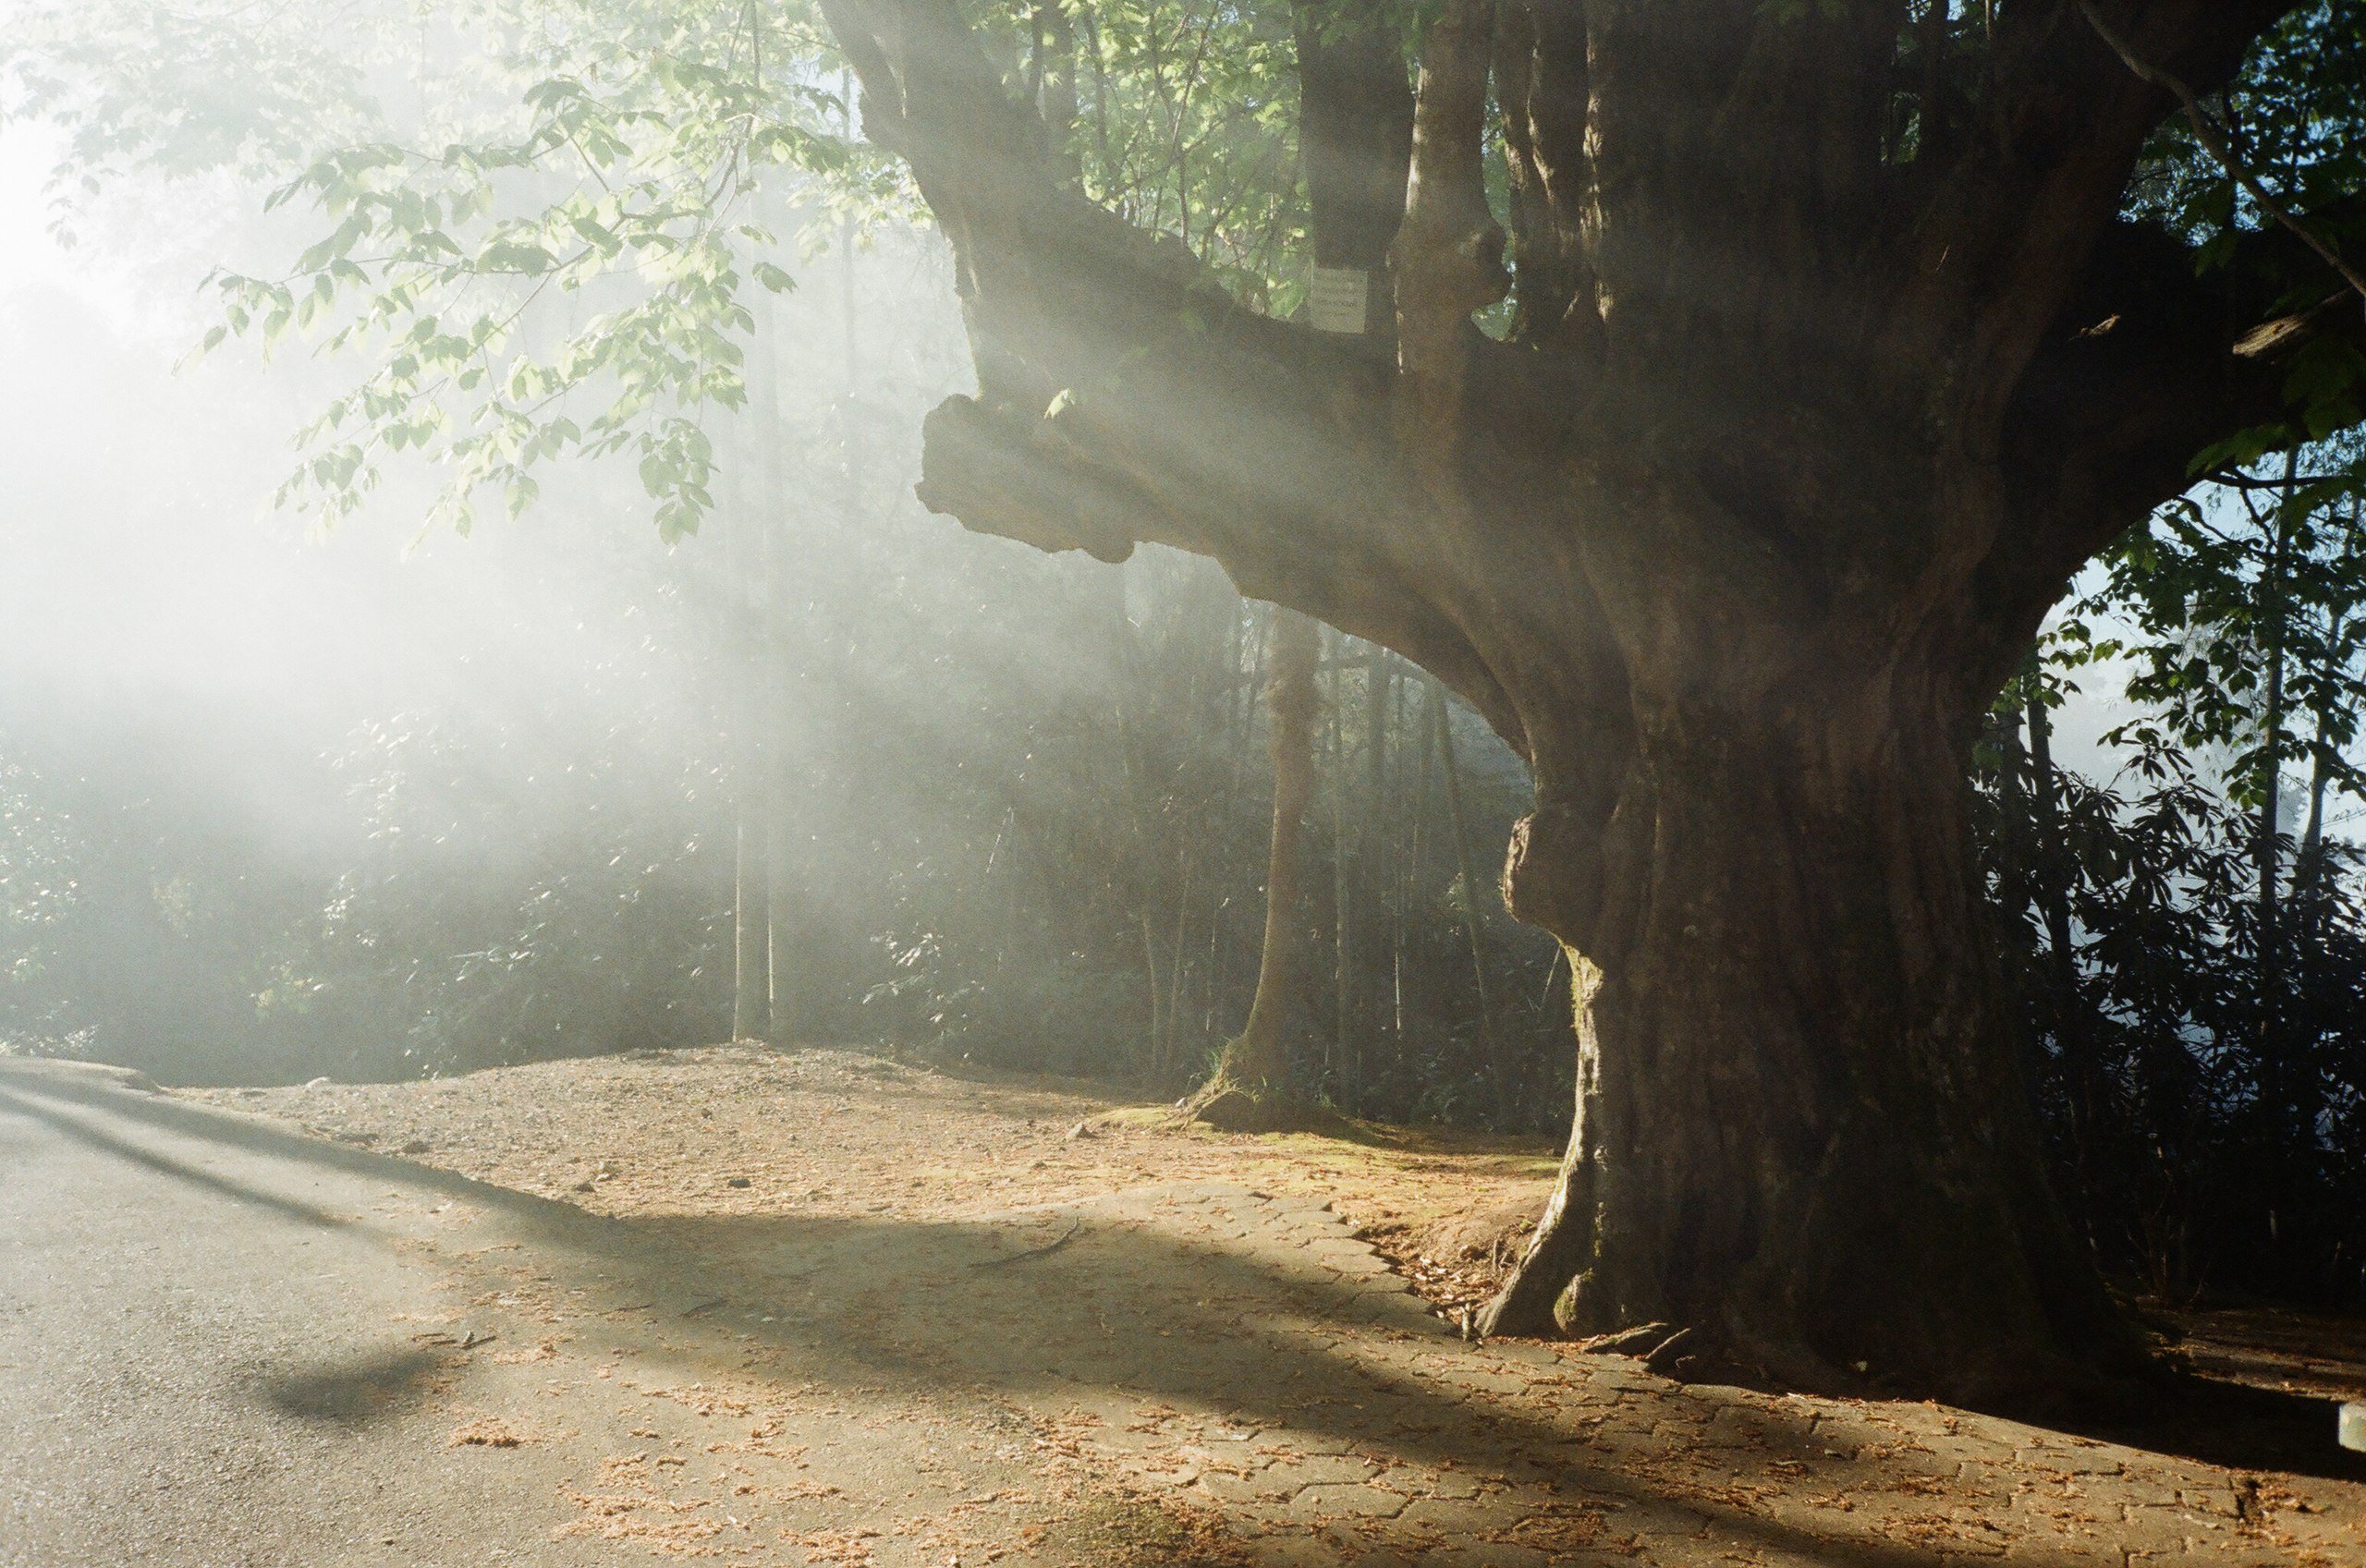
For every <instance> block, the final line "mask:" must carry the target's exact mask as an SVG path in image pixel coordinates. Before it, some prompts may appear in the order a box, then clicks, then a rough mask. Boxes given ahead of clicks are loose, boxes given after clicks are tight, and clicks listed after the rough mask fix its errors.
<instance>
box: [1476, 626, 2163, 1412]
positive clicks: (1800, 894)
mask: <svg viewBox="0 0 2366 1568" xmlns="http://www.w3.org/2000/svg"><path fill="white" fill-rule="evenodd" d="M1798 697H1799V700H1798V701H1796V702H1787V703H1784V704H1782V705H1780V706H1779V707H1778V708H1777V709H1775V710H1774V711H1770V712H1768V713H1766V714H1764V715H1763V716H1762V718H1763V722H1754V723H1736V722H1735V718H1736V716H1735V715H1732V714H1729V713H1717V712H1714V711H1701V710H1700V709H1697V708H1688V707H1685V706H1671V707H1670V708H1668V709H1665V710H1663V711H1658V712H1656V713H1654V714H1653V715H1652V722H1650V723H1646V724H1645V725H1644V727H1643V729H1642V732H1641V734H1640V735H1639V738H1638V745H1637V748H1636V751H1635V755H1634V758H1633V760H1632V761H1631V762H1630V764H1629V766H1628V772H1627V775H1626V778H1625V780H1624V782H1623V784H1622V787H1621V790H1620V795H1619V800H1618V804H1617V808H1616V812H1615V814H1614V816H1613V818H1612V820H1611V823H1610V826H1609V830H1608V833H1607V836H1606V842H1605V843H1604V845H1603V851H1602V854H1603V864H1602V865H1601V867H1600V869H1598V870H1597V869H1594V868H1592V867H1591V866H1571V865H1568V864H1566V863H1563V864H1555V863H1554V861H1553V859H1552V857H1550V855H1540V854H1538V853H1536V852H1535V851H1536V849H1537V848H1538V847H1539V845H1538V844H1537V843H1536V841H1534V840H1533V839H1532V840H1531V845H1530V849H1531V853H1529V854H1528V855H1526V856H1525V857H1523V858H1522V861H1521V863H1520V864H1519V866H1518V868H1517V870H1516V873H1515V877H1514V886H1515V888H1516V897H1517V900H1518V906H1519V908H1520V910H1521V912H1523V913H1530V914H1538V913H1542V914H1544V915H1546V916H1548V917H1552V918H1547V921H1546V923H1547V924H1548V925H1556V926H1566V925H1569V924H1571V916H1572V915H1573V914H1574V912H1576V911H1578V910H1580V909H1582V908H1584V907H1586V906H1588V905H1589V904H1591V903H1592V901H1593V900H1594V899H1595V898H1596V897H1597V896H1599V897H1600V899H1601V903H1600V913H1599V914H1598V915H1597V916H1594V917H1592V918H1582V917H1579V919H1578V921H1577V923H1578V924H1581V925H1582V926H1583V927H1584V928H1586V929H1585V930H1584V936H1585V940H1584V942H1583V944H1582V946H1581V947H1579V946H1574V945H1573V946H1572V947H1571V948H1570V951H1569V961H1570V965H1571V968H1572V972H1573V974H1574V976H1575V985H1574V988H1573V989H1574V992H1575V1000H1576V1008H1577V1024H1578V1036H1579V1072H1578V1082H1579V1089H1578V1102H1577V1120H1576V1124H1575V1128H1574V1130H1573V1132H1572V1134H1571V1137H1570V1142H1569V1149H1568V1153H1567V1158H1566V1160H1565V1162H1564V1165H1563V1169H1562V1173H1561V1178H1560V1183H1559V1185H1558V1187H1557V1189H1556V1191H1555V1195H1554V1197H1553V1200H1552V1203H1551V1206H1550V1208H1549V1209H1548V1211H1547V1214H1546V1217H1545V1220H1544V1222H1543V1224H1542V1225H1541V1226H1540V1228H1539V1230H1538V1232H1537V1234H1536V1235H1535V1237H1534V1238H1533V1240H1532V1242H1531V1246H1530V1247H1529V1249H1528V1252H1527V1254H1526V1256H1525V1257H1524V1258H1522V1260H1521V1262H1520V1265H1519V1267H1518V1270H1517V1272H1516V1273H1515V1275H1514V1277H1513V1279H1512V1281H1511V1282H1510V1283H1509V1284H1508V1285H1507V1287H1506V1289H1505V1291H1504V1292H1503V1294H1502V1295H1501V1296H1500V1297H1499V1298H1498V1299H1497V1301H1496V1302H1495V1303H1494V1306H1493V1307H1491V1308H1490V1310H1489V1312H1488V1314H1487V1315H1486V1318H1485V1319H1484V1320H1483V1326H1484V1327H1486V1328H1487V1329H1489V1330H1490V1331H1494V1332H1499V1333H1526V1334H1535V1333H1553V1332H1556V1331H1568V1332H1575V1333H1596V1332H1603V1331H1611V1330H1618V1329H1626V1328H1629V1327H1632V1326H1635V1325H1639V1324H1644V1323H1653V1322H1656V1323H1665V1324H1667V1325H1669V1326H1671V1327H1672V1328H1689V1329H1691V1330H1693V1331H1694V1333H1693V1335H1692V1336H1691V1337H1690V1338H1689V1340H1688V1341H1687V1342H1686V1345H1685V1348H1686V1349H1687V1350H1688V1351H1697V1352H1699V1353H1700V1354H1701V1355H1702V1357H1703V1359H1704V1361H1705V1362H1706V1364H1707V1365H1709V1366H1717V1365H1720V1364H1725V1365H1731V1364H1735V1363H1738V1364H1739V1365H1740V1366H1741V1367H1746V1368H1759V1369H1763V1370H1766V1371H1769V1372H1772V1373H1774V1374H1775V1375H1777V1376H1778V1377H1783V1378H1787V1379H1790V1380H1798V1381H1802V1382H1808V1383H1812V1384H1816V1385H1820V1386H1827V1387H1829V1386H1844V1387H1845V1386H1849V1385H1850V1384H1855V1383H1865V1382H1871V1383H1872V1384H1874V1385H1881V1384H1888V1385H1891V1386H1897V1387H1911V1388H1917V1389H1931V1388H1940V1389H1945V1390H1946V1391H1948V1392H1952V1393H1954V1394H1956V1395H1957V1396H1958V1397H1962V1398H1979V1397H1982V1396H1996V1395H2001V1394H2005V1393H2007V1392H2027V1391H2028V1390H2029V1389H2031V1388H2032V1387H2037V1386H2043V1384H2044V1383H2045V1382H2047V1381H2048V1380H2052V1379H2054V1378H2055V1376H2056V1375H2057V1374H2059V1373H2061V1372H2063V1371H2064V1370H2065V1368H2066V1367H2067V1366H2068V1364H2069V1359H2070V1357H2071V1356H2073V1355H2075V1356H2077V1357H2078V1358H2079V1360H2080V1361H2081V1362H2083V1363H2084V1364H2085V1365H2086V1366H2088V1367H2092V1366H2094V1365H2096V1364H2097V1363H2098V1362H2101V1363H2103V1364H2105V1365H2113V1364H2116V1365H2120V1366H2123V1367H2125V1366H2128V1365H2131V1364H2132V1362H2133V1359H2134V1357H2133V1343H2132V1341H2131V1340H2130V1339H2129V1338H2128V1335H2127V1333H2126V1331H2124V1330H2123V1329H2122V1328H2120V1327H2119V1325H2118V1323H2117V1320H2116V1318H2115V1316H2114V1314H2113V1312H2112V1311H2111V1309H2110V1307H2109V1305H2108V1303H2107V1302H2106V1300H2105V1299H2104V1294H2103V1292H2102V1289H2101V1287H2100V1285H2099V1283H2098V1282H2097V1280H2096V1278H2095V1275H2094V1272H2093V1269H2092V1263H2091V1261H2090V1260H2089V1259H2088V1258H2085V1257H2084V1256H2083V1255H2082V1254H2081V1253H2080V1251H2079V1249H2078V1248H2077V1247H2076V1246H2074V1244H2073V1242H2072V1239H2071V1236H2070V1234H2069V1231H2068V1229H2067V1226H2066V1225H2065V1223H2064V1222H2063V1220H2062V1217H2061V1215H2060V1212H2059V1210H2058V1209H2057V1208H2056V1206H2055V1202H2054V1200H2053V1198H2052V1197H2051V1195H2050V1194H2049V1192H2048V1191H2047V1188H2046V1185H2045V1182H2044V1179H2043V1168H2042V1164H2041V1161H2040V1154H2039V1147H2038V1142H2037V1131H2036V1126H2035V1120H2034V1115H2033V1112H2032V1111H2031V1100H2030V1097H2029V1093H2028V1089H2027V1087H2026V1086H2025V1085H2024V1084H2023V1083H2022V1082H2021V1079H2020V1076H2019V1072H2018V1056H2017V1053H2016V1051H2015V1050H2014V1048H2013V1044H2012V1038H2011V1033H2010V1028H2009V1025H2008V1023H2007V1019H2006V1013H2005V1011H2004V1009H2003V1006H2002V1004H2001V1003H2000V999H1999V987H1998V981H1997V976H1996V973H1995V969H1994V963H1993V961H1992V959H1991V957H1990V944H1989V941H1988V933H1987V932H1986V931H1985V930H1983V929H1982V907H1981V904H1980V901H1979V898H1978V896H1977V893H1976V889H1975V885H1974V881H1973V871H1972V867H1971V863H1970V846H1969V843H1968V839H1967V833H1966V819H1965V788H1966V786H1965V784H1964V782H1963V780H1964V769H1965V763H1966V761H1967V756H1966V752H1967V749H1968V745H1969V741H1970V734H1971V720H1972V714H1971V713H1969V712H1966V711H1963V708H1962V706H1961V704H1960V703H1959V702H1956V701H1952V700H1949V699H1945V698H1944V697H1940V696H1938V695H1936V694H1934V693H1933V691H1932V690H1931V689H1930V688H1929V687H1928V685H1927V683H1923V684H1919V685H1918V683H1914V682H1912V681H1910V680H1900V679H1897V678H1896V676H1895V675H1894V673H1891V674H1890V678H1888V679H1884V680H1883V681H1882V682H1881V683H1880V686H1879V689H1877V690H1870V691H1869V690H1862V689H1860V690H1855V691H1851V690H1848V689H1845V688H1843V689H1836V690H1835V689H1830V688H1826V689H1823V690H1814V689H1810V690H1806V691H1801V692H1799V693H1798ZM1580 883H1583V884H1586V885H1577V884H1580ZM1597 889H1600V890H1601V891H1600V892H1599V893H1598V892H1597Z"/></svg>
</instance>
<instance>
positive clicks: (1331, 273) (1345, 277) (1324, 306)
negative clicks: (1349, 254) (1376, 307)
mask: <svg viewBox="0 0 2366 1568" xmlns="http://www.w3.org/2000/svg"><path fill="white" fill-rule="evenodd" d="M1371 290H1372V274H1371V273H1367V272H1365V271H1364V270H1363V269H1362V268H1360V267H1317V268H1315V269H1314V273H1313V275H1312V276H1311V277H1310V278H1308V279H1307V283H1306V315H1307V319H1308V320H1309V321H1310V322H1313V323H1314V330H1315V331H1317V332H1344V333H1361V332H1362V331H1363V330H1364V321H1365V316H1366V313H1367V305H1366V301H1367V300H1368V299H1369V298H1370V296H1371Z"/></svg>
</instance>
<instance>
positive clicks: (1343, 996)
mask: <svg viewBox="0 0 2366 1568" xmlns="http://www.w3.org/2000/svg"><path fill="white" fill-rule="evenodd" d="M1326 640H1327V641H1329V643H1330V644H1331V1077H1332V1087H1333V1092H1335V1093H1336V1092H1338V1090H1339V1087H1340V1086H1341V1085H1343V1084H1345V1083H1346V1082H1347V1080H1348V1077H1349V1076H1350V1073H1349V1069H1348V1055H1349V1053H1350V1051H1352V1049H1353V1044H1352V1039H1353V1036H1354V1033H1355V953H1354V940H1353V936H1352V933H1351V930H1350V921H1349V914H1350V909H1351V906H1352V901H1351V900H1350V899H1349V898H1348V719H1347V716H1348V639H1347V638H1343V637H1341V636H1339V635H1338V634H1337V633H1336V632H1333V633H1331V634H1329V636H1328V638H1326Z"/></svg>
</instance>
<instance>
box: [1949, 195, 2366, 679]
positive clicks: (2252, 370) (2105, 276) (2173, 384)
mask: <svg viewBox="0 0 2366 1568" xmlns="http://www.w3.org/2000/svg"><path fill="white" fill-rule="evenodd" d="M2349 215H2350V213H2349V209H2348V206H2345V207H2344V208H2342V209H2341V210H2339V211H2337V212H2332V213H2320V214H2316V215H2315V216H2316V217H2317V218H2319V219H2320V220H2322V221H2329V222H2333V223H2336V224H2338V223H2340V222H2342V221H2344V220H2345V219H2347V218H2348V216H2349ZM2311 274H2314V275H2315V276H2316V278H2317V279H2318V281H2317V282H2316V283H2315V284H2314V285H2313V286H2310V285H2307V284H2301V285H2299V286H2298V289H2297V295H2298V299H2297V302H2296V298H2295V296H2296V286H2295V280H2296V279H2306V278H2309V277H2310V276H2311ZM2354 303H2355V302H2354V298H2353V297H2352V296H2351V295H2350V294H2349V293H2348V290H2347V288H2346V287H2345V286H2344V285H2343V283H2342V282H2341V280H2339V279H2338V278H2336V276H2334V275H2333V273H2331V272H2330V271H2328V270H2326V269H2324V268H2323V267H2322V265H2321V264H2319V263H2318V262H2317V261H2316V259H2315V257H2314V256H2313V255H2312V253H2311V250H2310V249H2306V248H2304V247H2303V245H2302V243H2301V242H2300V241H2299V239H2297V238H2295V237H2292V236H2291V235H2289V234H2288V233H2287V232H2285V231H2284V230H2281V229H2270V230H2261V231H2255V232H2253V233H2251V234H2250V235H2249V236H2247V237H2245V238H2244V239H2243V241H2242V242H2241V243H2240V244H2239V245H2238V248H2237V249H2236V252H2235V255H2234V256H2233V258H2232V259H2231V261H2229V262H2228V263H2227V264H2226V266H2224V267H2221V268H2218V269H2216V270H2214V271H2213V272H2211V273H2206V274H2199V275H2198V274H2197V273H2196V272H2195V270H2194V264H2193V255H2192V252H2191V251H2190V249H2188V248H2187V247H2186V246H2185V245H2184V244H2183V243H2181V242H2180V241H2178V240H2177V239H2176V238H2175V237H2172V236H2169V235H2167V234H2165V233H2163V232H2161V231H2160V230H2158V229H2154V228H2151V227H2146V226H2141V225H2133V224H2120V225H2115V226H2114V227H2113V229H2112V230H2111V231H2110V232H2109V233H2108V234H2107V235H2106V237H2104V240H2103V242H2102V243H2101V244H2100V245H2099V246H2098V247H2097V248H2096V249H2095V253H2094V255H2093V257H2092V260H2091V261H2090V263H2089V266H2088V269H2087V273H2086V274H2085V276H2084V277H2083V278H2082V279H2081V281H2080V283H2079V286H2078V288H2077V290H2076V291H2075V292H2074V293H2073V294H2072V296H2071V298H2069V300H2068V301H2067V303H2066V305H2065V307H2064V310H2063V311H2062V313H2061V314H2060V316H2059V317H2058V318H2057V319H2056V321H2055V323H2054V325H2053V326H2052V327H2051V328H2050V329H2049V330H2048V332H2047V333H2046V334H2045V336H2044V338H2043V342H2042V343H2041V345H2040V346H2039V348H2038V350H2037V353H2036V354H2035V356H2034V357H2033V358H2032V359H2031V364H2030V368H2029V371H2028V372H2027V374H2026V375H2024V377H2023V378H2022V382H2021V384H2020V386H2019V388H2018V390H2017V392H2016V395H2015V397H2014V401H2013V404H2012V406H2011V407H2010V409H2009V410H2008V414H2007V419H2006V437H2005V450H2004V458H2005V471H2006V477H2007V480H2008V483H2009V484H2010V486H2011V517H2010V519H2009V522H2008V526H2007V529H2006V532H2005V533H2004V534H2003V535H2002V536H2001V537H2000V539H1999V540H1998V541H1997V543H1996V546H1995V548H1994V550H1993V551H1992V552H1991V553H1990V556H1989V558H1988V560H1987V561H1986V562H1984V563H1983V564H1982V567H1981V568H1980V574H1979V577H1978V579H1977V582H1976V584H1975V588H1976V592H1977V596H1978V600H1979V602H1980V606H1981V608H1980V612H1979V614H1980V616H1981V618H1982V622H1983V624H1984V625H1986V626H1988V628H1989V634H1988V635H1989V641H1990V642H1991V644H1992V646H1993V649H1994V651H1993V654H1992V656H1991V657H1990V658H1989V659H1987V660H1986V661H1984V662H1983V663H1984V666H1985V667H1984V669H1983V672H1982V675H1980V677H1979V678H1980V679H1982V680H1987V679H1989V678H1992V677H1994V678H1996V679H2001V678H2002V675H2001V673H2000V667H2001V666H2006V665H2009V664H2010V663H2011V662H2013V661H2014V660H2016V659H2018V656H2019V650H2020V649H2021V648H2022V647H2023V646H2025V645H2026V640H2027V637H2028V635H2029V634H2030V633H2032V632H2034V630H2035V628H2036V626H2037V625H2038V623H2039V621H2040V619H2041V618H2042V617H2043V615H2044V614H2045V612H2046V610H2047V609H2048V608H2050V607H2051V606H2052V605H2053V604H2054V603H2055V601H2056V600H2058V599H2059V598H2060V597H2061V595H2062V592H2063V591H2064V590H2065V589H2066V587H2067V584H2068V582H2069V580H2070V578H2071V577H2072V576H2073V575H2074V574H2075V573H2076V572H2077V571H2078V570H2079V567H2080V566H2081V565H2084V564H2085V563H2086V562H2087V561H2088V560H2089V559H2091V558H2092V556H2093V555H2094V553H2096V552H2097V551H2099V550H2101V549H2103V548H2104V546H2105V545H2107V544H2108V543H2110V542H2111V541H2112V540H2113V539H2114V538H2115V537H2116V536H2117V535H2118V534H2120V533H2121V532H2123V531H2125V530H2126V529H2129V528H2132V527H2135V526H2137V525H2138V524H2140V523H2141V522H2142V521H2143V520H2144V518H2146V517H2149V516H2150V515H2151V514H2152V512H2153V510H2154V508H2156V507H2158V506H2159V505H2160V504H2162V503H2164V502H2165V501H2168V500H2170V499H2172V498H2173V497H2175V496H2177V495H2178V494H2181V493H2183V492H2185V491H2186V490H2188V489H2189V488H2191V486H2192V485H2193V483H2194V482H2195V481H2194V477H2193V473H2192V464H2193V460H2194V458H2195V457H2196V456H2199V455H2200V454H2201V452H2202V451H2203V450H2204V449H2205V448H2207V447H2208V446H2210V445H2212V444H2214V443H2216V442H2219V441H2223V440H2225V439H2226V438H2227V437H2229V436H2232V435H2236V434H2238V433H2239V432H2243V431H2246V430H2250V429H2254V428H2256V427H2259V426H2262V425H2268V424H2274V423H2276V422H2278V421H2279V420H2284V419H2290V418H2292V417H2293V410H2292V408H2291V407H2290V404H2289V401H2288V399H2287V379H2288V377H2289V374H2290V369H2291V365H2292V362H2293V360H2294V359H2295V357H2296V356H2298V355H2299V354H2301V353H2303V352H2304V351H2308V350H2310V349H2311V348H2312V347H2317V346H2323V345H2325V344H2327V343H2340V344H2345V345H2348V346H2349V347H2350V348H2351V349H2352V350H2353V351H2355V350H2360V349H2366V319H2361V318H2360V312H2359V311H2358V310H2355V309H2354Z"/></svg>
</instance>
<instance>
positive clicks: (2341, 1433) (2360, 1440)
mask: <svg viewBox="0 0 2366 1568" xmlns="http://www.w3.org/2000/svg"><path fill="white" fill-rule="evenodd" d="M2336 1437H2337V1439H2338V1440H2339V1441H2340V1443H2341V1446H2342V1447H2344V1448H2354V1449H2356V1450H2357V1451H2358V1452H2359V1453H2366V1404H2345V1405H2343V1406H2342V1407H2341V1425H2340V1426H2339V1427H2338V1428H2336Z"/></svg>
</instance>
